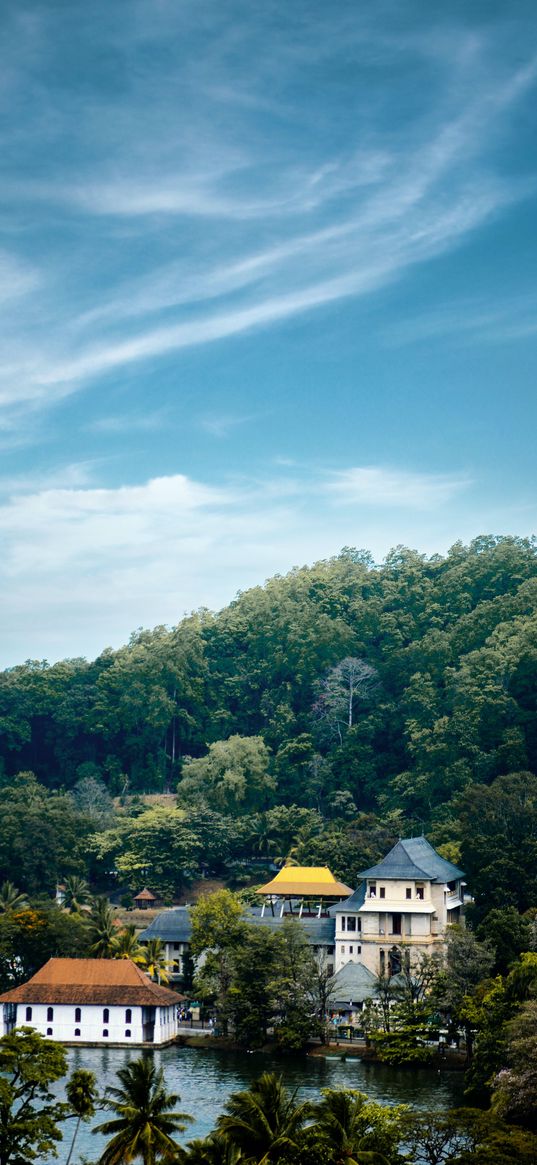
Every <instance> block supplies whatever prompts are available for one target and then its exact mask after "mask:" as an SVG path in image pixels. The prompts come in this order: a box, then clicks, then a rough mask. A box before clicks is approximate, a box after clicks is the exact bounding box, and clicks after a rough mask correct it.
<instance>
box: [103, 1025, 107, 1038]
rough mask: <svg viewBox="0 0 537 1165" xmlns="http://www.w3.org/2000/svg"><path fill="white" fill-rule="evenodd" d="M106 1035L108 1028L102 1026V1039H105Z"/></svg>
mask: <svg viewBox="0 0 537 1165" xmlns="http://www.w3.org/2000/svg"><path fill="white" fill-rule="evenodd" d="M107 1035H108V1028H107V1027H105V1028H103V1039H106V1037H107Z"/></svg>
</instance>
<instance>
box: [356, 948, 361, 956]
mask: <svg viewBox="0 0 537 1165" xmlns="http://www.w3.org/2000/svg"><path fill="white" fill-rule="evenodd" d="M356 950H357V952H358V954H359V955H361V953H362V948H361V947H356Z"/></svg>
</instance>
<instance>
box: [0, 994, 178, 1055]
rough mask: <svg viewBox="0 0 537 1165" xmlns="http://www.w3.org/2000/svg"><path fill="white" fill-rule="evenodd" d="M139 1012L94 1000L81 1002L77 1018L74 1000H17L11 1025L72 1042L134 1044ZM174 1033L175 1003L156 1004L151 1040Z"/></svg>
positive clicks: (169, 1037) (139, 1026)
mask: <svg viewBox="0 0 537 1165" xmlns="http://www.w3.org/2000/svg"><path fill="white" fill-rule="evenodd" d="M129 1010H130V1017H129V1015H128V1012H129ZM51 1011H52V1015H51ZM106 1011H107V1012H108V1015H106ZM142 1012H143V1009H142V1008H141V1007H131V1008H130V1009H128V1008H126V1007H109V1008H108V1009H105V1008H104V1007H101V1006H98V1007H97V1006H96V1005H94V1004H82V1005H81V1007H80V1018H78V1016H77V1009H76V1007H75V1005H74V1004H64V1003H62V1004H54V1006H53V1007H52V1008H51V1010H50V1009H49V1007H48V1006H47V1005H46V1004H44V1003H32V1004H24V1003H18V1004H17V1016H16V1021H15V1026H16V1027H33V1028H35V1030H36V1031H38V1032H40V1033H41V1035H43V1036H48V1037H49V1039H53V1040H58V1042H59V1043H69V1044H71V1043H73V1044H75V1043H77V1041H78V1040H80V1042H81V1043H91V1044H126V1045H129V1044H130V1045H136V1044H141V1043H143V1042H144V1033H143V1024H142V1018H143V1017H142ZM5 1014H6V1013H5V1011H4V1034H5V1032H6V1030H9V1028H8V1027H7V1026H6V1022H5ZM9 1026H11V1025H9ZM105 1033H107V1034H105ZM128 1033H130V1034H128ZM175 1035H177V1009H176V1007H175V1006H174V1005H173V1004H172V1005H171V1006H170V1007H157V1008H156V1009H155V1028H154V1040H153V1043H155V1044H162V1043H167V1042H168V1041H169V1040H172V1039H173V1038H174V1036H175Z"/></svg>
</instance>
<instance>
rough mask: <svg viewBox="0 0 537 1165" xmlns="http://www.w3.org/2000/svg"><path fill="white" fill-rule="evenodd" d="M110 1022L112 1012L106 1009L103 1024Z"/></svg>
mask: <svg viewBox="0 0 537 1165" xmlns="http://www.w3.org/2000/svg"><path fill="white" fill-rule="evenodd" d="M109 1021H110V1011H109V1008H108V1007H105V1009H104V1011H103V1023H109ZM107 1034H108V1033H107Z"/></svg>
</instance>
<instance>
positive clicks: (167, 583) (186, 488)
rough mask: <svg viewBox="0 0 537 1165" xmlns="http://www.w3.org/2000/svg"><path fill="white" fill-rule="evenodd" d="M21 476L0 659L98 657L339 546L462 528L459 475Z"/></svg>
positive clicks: (378, 546)
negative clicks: (94, 481)
mask: <svg viewBox="0 0 537 1165" xmlns="http://www.w3.org/2000/svg"><path fill="white" fill-rule="evenodd" d="M72 472H73V474H74V477H75V478H76V472H75V471H74V470H73V471H72ZM327 483H328V484H327ZM23 484H24V487H25V488H24V489H17V488H16V483H15V482H14V483H12V486H13V492H12V496H11V497H10V498H9V499H8V500H7V501H5V502H4V503H3V504H2V505H0V534H1V536H2V542H3V548H4V549H3V555H2V560H1V563H0V578H1V581H2V590H3V603H2V616H1V619H2V623H3V628H2V637H1V639H2V642H3V645H4V646H3V652H4V656H3V659H2V660H0V664H4V665H6V664H12V663H15V662H17V660H21V659H22V658H25V657H26V656H28V655H32V656H34V657H35V656H43V657H47V658H54V657H58V656H62V655H79V654H83V653H86V654H90V655H92V654H93V655H94V654H96V653H97V652H98V651H99V650H100V649H101V648H102V647H104V646H105V645H106V643H107V642H109V641H112V643H113V644H114V645H116V646H117V645H119V644H120V643H121V642H123V641H126V639H127V638H128V635H129V633H130V631H131V630H132V629H133V628H134V627H137V626H139V625H142V624H143V625H145V626H152V625H155V624H157V623H175V622H177V620H178V619H179V618H180V617H181V616H182V614H183V612H184V611H188V610H190V609H192V608H195V607H198V606H209V607H213V608H217V607H220V606H222V605H223V604H225V603H226V602H228V601H230V600H231V599H232V598H233V596H234V594H235V592H236V591H237V590H238V589H239V588H240V589H244V588H246V587H247V586H250V585H255V584H258V583H262V582H263V580H264V579H265V578H266V577H268V576H269V575H271V574H273V573H275V572H277V571H285V570H287V569H290V568H291V567H292V566H293V565H295V564H299V565H300V564H302V563H304V562H308V561H309V562H312V561H314V560H315V559H318V558H321V557H327V556H329V555H330V554H334V553H337V552H338V550H339V549H340V547H341V546H343V545H349V544H350V545H353V544H354V545H359V546H368V547H370V548H371V550H372V552H373V554H374V555H376V556H377V558H378V559H380V558H381V557H382V556H383V555H384V554H385V553H386V551H387V550H388V549H389V547H390V546H391V545H393V544H395V543H399V542H401V541H407V542H409V543H410V544H412V545H416V543H417V544H418V546H419V547H420V548H425V549H430V550H436V549H438V548H440V549H445V547H446V546H447V545H449V541H454V540H455V537H456V536H457V532H458V533H461V534H462V535H463V536H464V527H463V529H462V530H460V529H459V528H458V527H457V524H456V522H455V520H454V517H453V514H452V513H451V510H450V506H449V503H450V502H453V499H454V498H455V496H456V493H457V490H458V489H460V488H462V483H461V480H460V479H459V478H457V477H456V476H455V475H453V476H450V475H446V477H445V478H437V477H434V476H433V475H429V474H419V473H408V472H401V471H399V470H395V469H393V470H388V469H385V468H378V467H377V468H375V467H372V466H369V467H365V468H362V469H360V468H357V467H355V468H353V469H349V470H348V471H347V472H346V473H345V474H340V475H337V476H335V475H327V474H325V473H317V474H315V475H312V474H310V475H309V476H306V474H305V473H304V471H303V469H301V470H298V471H297V472H294V470H293V467H292V466H285V467H282V471H281V472H278V471H274V473H273V476H272V477H271V478H269V479H267V480H265V481H260V480H254V479H249V480H246V479H244V478H243V479H241V480H240V481H237V482H235V481H231V482H230V481H228V482H224V483H223V484H220V485H213V484H206V483H204V482H196V481H193V480H191V479H190V478H188V477H186V476H185V475H183V474H175V475H173V476H168V477H160V478H154V479H152V480H150V481H148V482H146V483H144V484H140V485H129V486H122V487H119V488H117V489H103V488H95V487H94V486H91V485H90V486H86V487H84V486H83V485H78V486H77V485H76V484H73V485H72V486H71V487H70V488H69V487H67V486H65V487H63V488H60V487H58V486H56V487H53V488H51V486H50V485H47V484H40V485H39V486H38V488H35V489H34V491H33V492H30V491H28V489H27V488H26V487H27V484H28V483H23ZM350 501H352V502H353V505H352V506H350V505H348V504H342V502H345V503H348V502H350ZM450 514H451V517H450ZM429 515H430V516H429ZM446 523H447V527H446ZM447 528H448V529H449V533H446V529H447ZM473 532H475V533H477V532H478V531H477V530H475V531H473Z"/></svg>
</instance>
